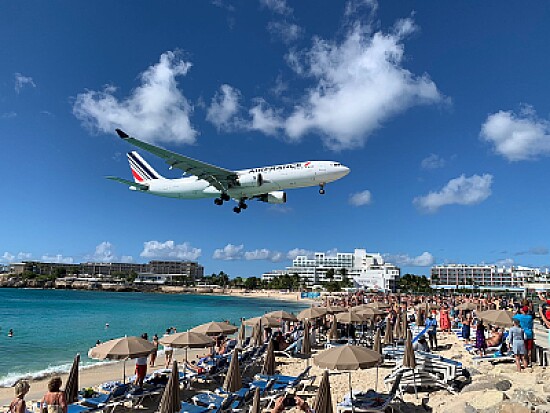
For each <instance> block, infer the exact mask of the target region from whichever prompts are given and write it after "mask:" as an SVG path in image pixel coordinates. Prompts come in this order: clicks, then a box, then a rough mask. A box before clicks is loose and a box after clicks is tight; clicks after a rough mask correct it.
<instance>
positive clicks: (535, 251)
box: [516, 246, 548, 255]
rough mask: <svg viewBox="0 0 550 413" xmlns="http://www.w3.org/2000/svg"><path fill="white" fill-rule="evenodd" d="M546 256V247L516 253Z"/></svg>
mask: <svg viewBox="0 0 550 413" xmlns="http://www.w3.org/2000/svg"><path fill="white" fill-rule="evenodd" d="M547 254H548V248H547V247H542V246H539V247H532V248H529V249H528V250H527V251H519V252H516V255H547Z"/></svg>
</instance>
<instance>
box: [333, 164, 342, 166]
mask: <svg viewBox="0 0 550 413" xmlns="http://www.w3.org/2000/svg"><path fill="white" fill-rule="evenodd" d="M332 166H342V164H341V163H333V164H332Z"/></svg>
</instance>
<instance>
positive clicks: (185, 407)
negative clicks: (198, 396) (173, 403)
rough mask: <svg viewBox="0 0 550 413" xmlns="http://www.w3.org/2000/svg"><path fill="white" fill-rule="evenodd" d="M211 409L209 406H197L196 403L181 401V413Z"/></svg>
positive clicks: (196, 412) (194, 412) (200, 412)
mask: <svg viewBox="0 0 550 413" xmlns="http://www.w3.org/2000/svg"><path fill="white" fill-rule="evenodd" d="M207 412H210V409H209V408H207V407H202V406H197V405H196V404H191V403H186V402H181V409H180V411H179V413H207Z"/></svg>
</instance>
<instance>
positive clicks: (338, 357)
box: [313, 344, 381, 371]
mask: <svg viewBox="0 0 550 413" xmlns="http://www.w3.org/2000/svg"><path fill="white" fill-rule="evenodd" d="M380 359H381V358H380V354H378V353H377V352H376V351H373V350H369V349H368V348H365V347H359V346H352V345H349V344H346V345H343V346H336V347H332V348H329V349H328V350H324V351H322V352H320V353H319V354H317V355H316V356H315V357H314V358H313V361H314V363H315V364H316V365H317V366H319V367H321V368H325V369H330V370H345V371H349V370H358V369H366V368H370V367H374V366H376V365H378V363H380Z"/></svg>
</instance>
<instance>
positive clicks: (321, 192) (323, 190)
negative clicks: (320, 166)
mask: <svg viewBox="0 0 550 413" xmlns="http://www.w3.org/2000/svg"><path fill="white" fill-rule="evenodd" d="M319 193H320V194H321V195H325V184H319Z"/></svg>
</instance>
